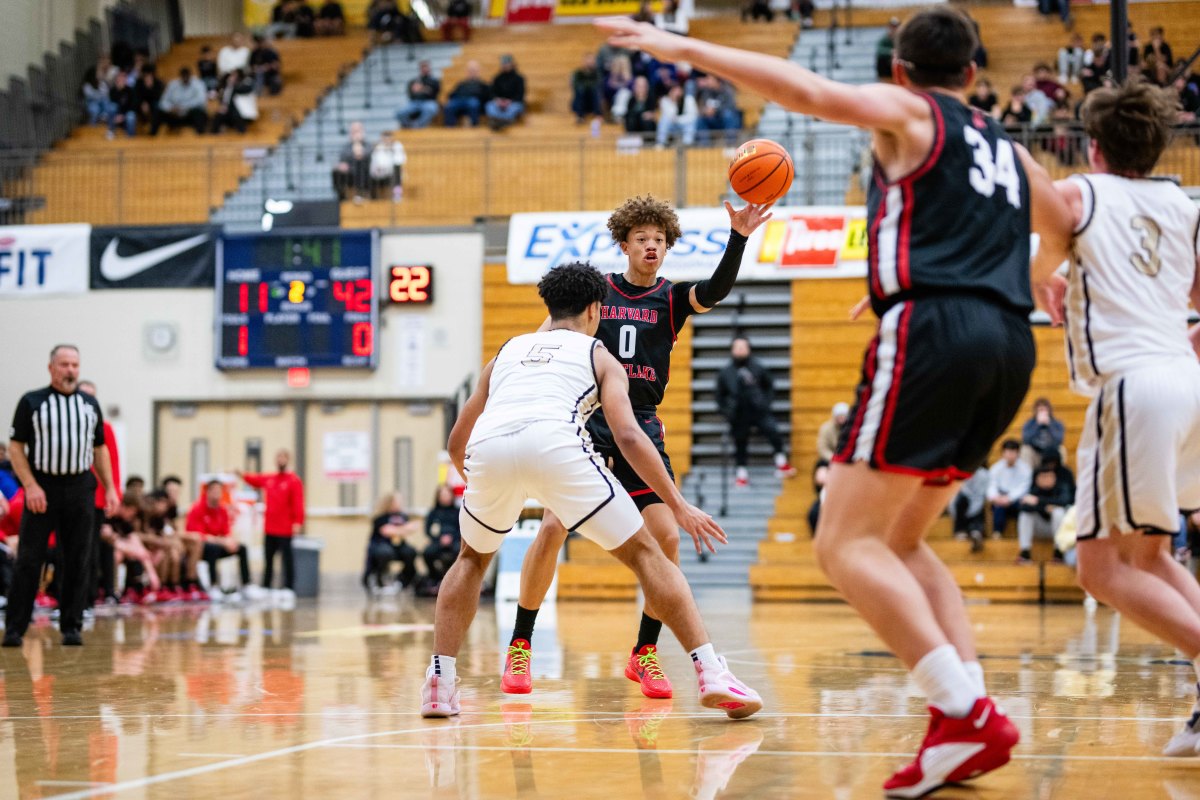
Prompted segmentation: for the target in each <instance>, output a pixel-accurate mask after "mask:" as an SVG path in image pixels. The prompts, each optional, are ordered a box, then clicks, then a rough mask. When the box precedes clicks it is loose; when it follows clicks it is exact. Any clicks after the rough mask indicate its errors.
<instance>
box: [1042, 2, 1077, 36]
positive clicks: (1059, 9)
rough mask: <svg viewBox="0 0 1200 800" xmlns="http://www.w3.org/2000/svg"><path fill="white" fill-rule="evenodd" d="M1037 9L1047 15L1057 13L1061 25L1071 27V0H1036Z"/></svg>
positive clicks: (1068, 28)
mask: <svg viewBox="0 0 1200 800" xmlns="http://www.w3.org/2000/svg"><path fill="white" fill-rule="evenodd" d="M1038 11H1040V12H1041V13H1042V14H1043V15H1045V16H1047V17H1048V16H1050V15H1051V14H1058V15H1059V18H1060V19H1061V20H1062V23H1063V27H1064V28H1066V29H1067V30H1070V29H1071V0H1038Z"/></svg>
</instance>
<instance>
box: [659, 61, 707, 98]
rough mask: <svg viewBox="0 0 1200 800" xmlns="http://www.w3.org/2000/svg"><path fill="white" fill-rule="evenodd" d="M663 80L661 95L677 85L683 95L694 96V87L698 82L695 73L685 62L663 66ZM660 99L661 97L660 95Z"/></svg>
mask: <svg viewBox="0 0 1200 800" xmlns="http://www.w3.org/2000/svg"><path fill="white" fill-rule="evenodd" d="M663 71H664V73H665V78H664V80H663V87H664V88H663V90H662V94H666V93H667V89H670V88H671V87H672V86H673V85H675V84H679V85H680V86H682V87H683V93H684V94H690V95H691V96H692V97H695V96H696V86H697V83H698V81H699V78H698V76H697V75H696V71H695V70H694V69H692V65H691V64H689V63H688V62H686V61H677V62H675V63H674V64H673V65H664V70H663ZM660 99H661V95H660Z"/></svg>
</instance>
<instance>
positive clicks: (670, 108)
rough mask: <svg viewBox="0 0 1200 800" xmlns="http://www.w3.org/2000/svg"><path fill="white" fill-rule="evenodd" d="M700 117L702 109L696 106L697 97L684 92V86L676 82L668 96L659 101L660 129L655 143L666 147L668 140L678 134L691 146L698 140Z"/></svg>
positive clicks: (686, 144)
mask: <svg viewBox="0 0 1200 800" xmlns="http://www.w3.org/2000/svg"><path fill="white" fill-rule="evenodd" d="M699 119H700V109H699V108H697V106H696V98H695V97H692V96H691V95H689V94H684V91H683V87H682V86H680V85H679V84H675V85H674V86H672V87H671V88H670V89H669V90H668V91H667V94H666V96H664V97H663V98H662V100H660V101H659V103H658V131H657V134H656V135H655V143H656V144H657V145H658V146H659V147H666V146H667V140H668V139H670V138H671V137H672V136H678V137H680V138H681V139H682V140H683V144H684V146H685V147H691V146H692V144H694V143H695V141H696V126H697V124H698V122H699Z"/></svg>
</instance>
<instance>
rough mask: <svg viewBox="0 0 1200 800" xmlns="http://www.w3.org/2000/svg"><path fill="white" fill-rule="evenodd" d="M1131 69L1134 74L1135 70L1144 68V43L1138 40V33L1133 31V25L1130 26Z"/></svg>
mask: <svg viewBox="0 0 1200 800" xmlns="http://www.w3.org/2000/svg"><path fill="white" fill-rule="evenodd" d="M1128 47H1129V69H1130V73H1131V74H1132V72H1133V70H1134V68H1138V69H1140V68H1141V66H1142V43H1141V41H1139V40H1138V35H1137V32H1136V31H1135V30H1134V29H1133V23H1130V24H1129V41H1128Z"/></svg>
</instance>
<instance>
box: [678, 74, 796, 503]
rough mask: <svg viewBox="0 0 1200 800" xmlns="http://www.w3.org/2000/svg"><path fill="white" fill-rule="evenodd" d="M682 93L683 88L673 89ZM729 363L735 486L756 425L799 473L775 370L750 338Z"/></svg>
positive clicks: (779, 466)
mask: <svg viewBox="0 0 1200 800" xmlns="http://www.w3.org/2000/svg"><path fill="white" fill-rule="evenodd" d="M672 91H674V92H677V93H678V92H679V91H680V89H679V87H675V88H674V89H672ZM729 355H730V359H729V363H728V364H726V365H725V367H724V368H723V369H722V370H721V371H720V372H719V373H718V374H717V408H718V409H719V410H720V412H721V416H723V417H725V419H726V420H727V421H728V422H729V433H730V436H732V438H733V447H734V455H733V463H734V485H735V486H737V487H739V488H741V487H745V486H749V485H750V431H751V430H752V429H754V428H757V429H758V432H759V433H761V434H762V435H763V436H765V437H767V441H768V442H769V443H770V445H771V452H772V453H773V454H774V457H775V473H776V475H777V476H778V477H781V478H791V477H793V476H795V474H796V470H794V469H792V465H791V464H790V463H789V461H788V456H787V451H786V449H785V448H784V446H783V436H781V435H780V433H779V425H778V423H777V422H776V421H775V414H774V413H773V412H772V411H771V400H772V398H773V397H774V394H775V382H774V379H773V378H772V377H771V372H770V370H768V369H767V368H766V366H765V365H764V364H763V363H762V361H760V360H759V359H757V358H755V357H754V355H753V353H752V352H751V348H750V340H749V339H747V338H746V337H744V336H739V337H737V338H736V339H734V340H733V344H731V345H730V347H729Z"/></svg>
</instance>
